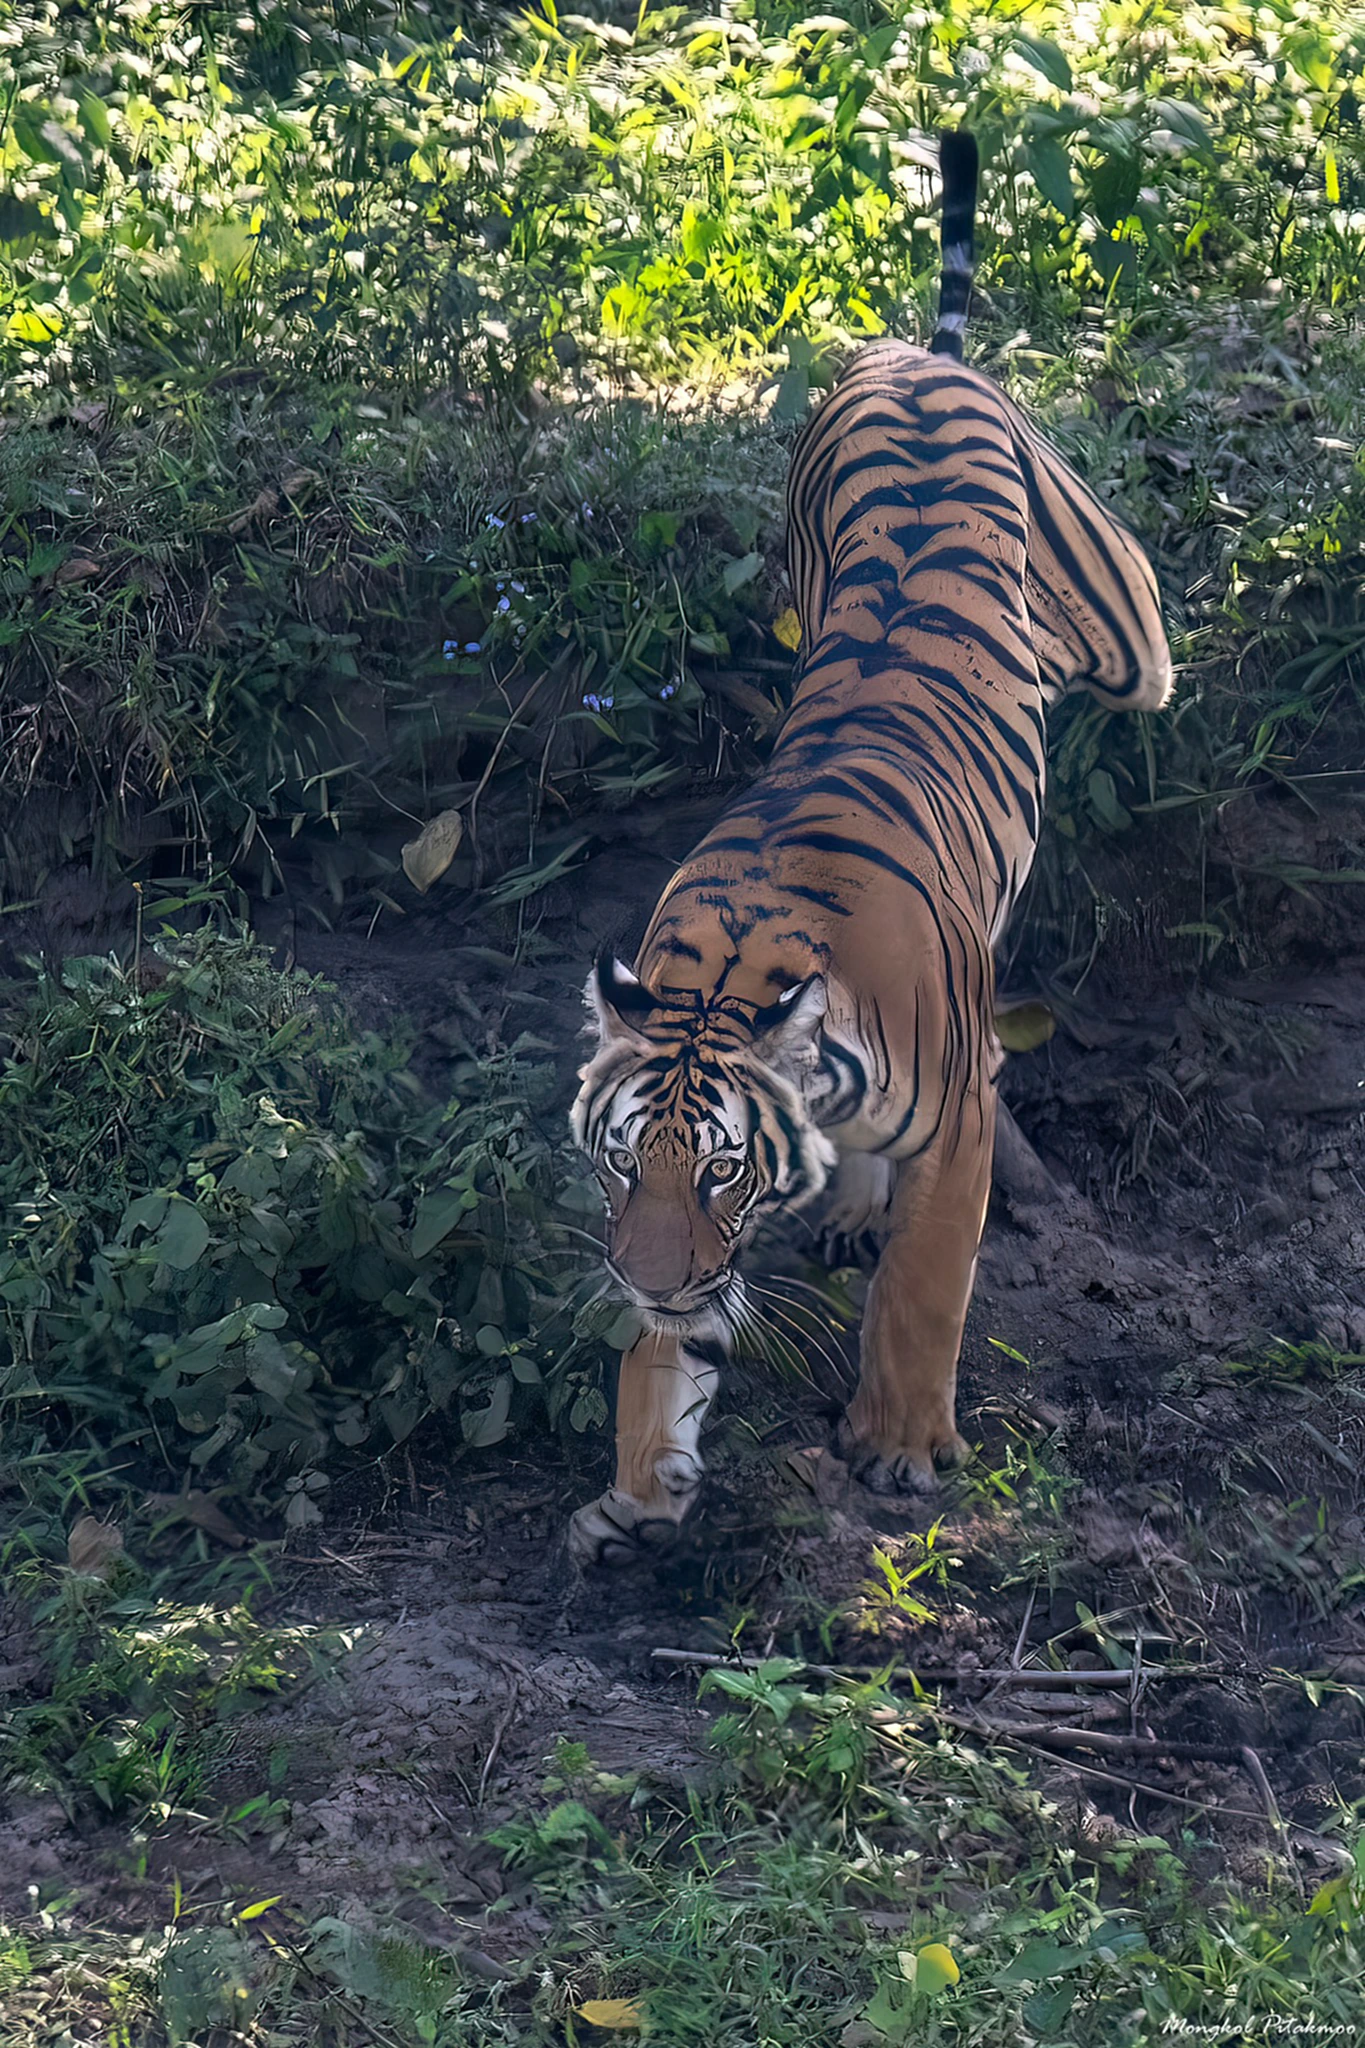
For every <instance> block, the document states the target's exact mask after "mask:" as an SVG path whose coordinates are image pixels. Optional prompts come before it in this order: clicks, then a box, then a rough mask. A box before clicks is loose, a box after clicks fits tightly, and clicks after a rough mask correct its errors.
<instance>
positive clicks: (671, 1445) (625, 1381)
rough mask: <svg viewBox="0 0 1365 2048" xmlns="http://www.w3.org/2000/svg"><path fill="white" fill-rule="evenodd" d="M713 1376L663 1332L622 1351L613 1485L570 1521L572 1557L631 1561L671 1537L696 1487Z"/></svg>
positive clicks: (618, 1562)
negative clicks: (703, 1423) (703, 1424)
mask: <svg viewBox="0 0 1365 2048" xmlns="http://www.w3.org/2000/svg"><path fill="white" fill-rule="evenodd" d="M719 1377H720V1375H719V1374H718V1372H717V1371H716V1368H715V1366H714V1365H711V1364H708V1363H707V1362H706V1361H705V1360H704V1359H702V1358H699V1357H697V1355H696V1354H695V1353H694V1352H690V1351H688V1350H687V1349H686V1348H685V1346H684V1345H683V1343H682V1342H681V1341H680V1340H679V1339H678V1338H676V1337H670V1336H668V1335H667V1334H665V1333H660V1332H653V1333H651V1334H650V1335H648V1336H645V1337H642V1338H641V1339H640V1341H639V1343H638V1344H635V1345H633V1346H632V1347H631V1349H630V1350H629V1351H627V1353H626V1354H625V1356H624V1358H623V1359H622V1360H621V1377H620V1381H619V1383H618V1385H617V1390H616V1483H615V1485H613V1486H609V1487H608V1488H607V1491H606V1492H605V1493H604V1494H602V1495H601V1497H600V1498H599V1499H598V1500H595V1501H590V1502H589V1503H588V1505H587V1506H586V1507H581V1508H579V1510H578V1512H577V1513H576V1514H575V1515H574V1517H573V1519H572V1521H571V1522H570V1524H569V1553H570V1555H571V1556H572V1558H573V1559H574V1561H575V1563H577V1564H580V1565H597V1564H606V1565H624V1564H631V1563H633V1562H634V1561H635V1559H636V1558H638V1557H640V1556H641V1555H642V1553H643V1552H644V1551H645V1550H646V1549H651V1550H658V1549H660V1548H662V1547H663V1546H664V1545H665V1544H667V1543H669V1542H671V1541H672V1539H673V1537H674V1536H675V1535H676V1534H677V1530H678V1527H679V1524H680V1523H681V1522H682V1521H683V1520H684V1518H685V1517H686V1515H687V1511H688V1509H689V1508H690V1507H691V1505H692V1503H693V1501H694V1500H695V1499H696V1497H697V1492H698V1489H699V1488H700V1486H701V1481H702V1462H701V1457H700V1454H699V1446H700V1443H701V1425H702V1421H703V1418H704V1417H705V1414H706V1411H707V1409H708V1408H709V1407H710V1405H711V1400H712V1397H713V1395H714V1394H715V1391H716V1385H717V1382H718V1380H719Z"/></svg>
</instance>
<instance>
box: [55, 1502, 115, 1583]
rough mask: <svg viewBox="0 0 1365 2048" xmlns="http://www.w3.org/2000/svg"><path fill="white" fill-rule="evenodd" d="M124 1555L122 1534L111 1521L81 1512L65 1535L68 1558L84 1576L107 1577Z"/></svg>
mask: <svg viewBox="0 0 1365 2048" xmlns="http://www.w3.org/2000/svg"><path fill="white" fill-rule="evenodd" d="M122 1555H123V1535H122V1532H121V1531H120V1530H118V1529H116V1528H115V1527H114V1524H113V1523H112V1522H101V1521H100V1520H99V1519H98V1517H97V1516H95V1515H81V1516H80V1517H79V1519H78V1520H77V1521H75V1522H73V1523H72V1525H71V1534H70V1535H69V1536H68V1537H67V1539H66V1561H67V1563H68V1564H69V1565H70V1567H71V1569H72V1571H73V1572H76V1573H78V1574H79V1576H80V1577H81V1578H83V1579H107V1578H108V1577H109V1575H110V1573H111V1572H112V1571H113V1569H114V1564H115V1561H116V1560H117V1559H118V1558H120V1557H122Z"/></svg>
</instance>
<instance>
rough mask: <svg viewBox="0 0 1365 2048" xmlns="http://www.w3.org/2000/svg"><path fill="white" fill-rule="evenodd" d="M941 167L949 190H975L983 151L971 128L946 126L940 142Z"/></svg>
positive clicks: (939, 156)
mask: <svg viewBox="0 0 1365 2048" xmlns="http://www.w3.org/2000/svg"><path fill="white" fill-rule="evenodd" d="M938 162H939V169H940V170H941V171H942V173H943V183H944V186H945V188H946V189H947V190H949V191H952V190H954V189H956V190H958V191H960V190H962V188H963V187H964V186H965V187H966V188H967V190H968V191H975V189H976V178H977V172H978V171H979V169H980V167H981V152H980V151H979V150H978V148H977V146H976V137H975V136H974V135H973V134H972V131H971V129H970V128H945V129H944V130H943V133H942V134H941V135H940V137H939V143H938Z"/></svg>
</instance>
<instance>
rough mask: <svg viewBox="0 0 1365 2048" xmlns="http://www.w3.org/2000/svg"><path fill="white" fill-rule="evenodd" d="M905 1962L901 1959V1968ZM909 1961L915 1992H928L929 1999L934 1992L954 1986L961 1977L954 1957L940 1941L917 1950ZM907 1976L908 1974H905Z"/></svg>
mask: <svg viewBox="0 0 1365 2048" xmlns="http://www.w3.org/2000/svg"><path fill="white" fill-rule="evenodd" d="M906 1960H907V1959H906V1958H905V1957H904V1956H902V1957H901V1965H902V1967H904V1965H905V1962H906ZM909 1961H910V1962H911V1963H912V1964H913V1965H914V1973H913V1977H912V1982H913V1983H914V1986H915V1989H916V1991H925V1992H928V1993H929V1995H930V1996H931V1997H932V1996H933V1994H934V1992H936V1991H942V1990H943V1989H944V1988H945V1987H946V1986H947V1985H949V1984H956V1982H957V1980H958V1978H959V1977H960V1976H961V1975H962V1972H961V1970H959V1968H958V1967H957V1958H956V1956H955V1955H954V1954H953V1952H952V1950H951V1949H950V1948H945V1947H944V1945H943V1943H942V1942H941V1941H931V1942H929V1943H928V1944H927V1945H926V1946H925V1947H924V1948H922V1949H919V1950H917V1951H916V1953H915V1954H914V1955H913V1956H911V1957H910V1958H909ZM908 1974H910V1973H909V1972H907V1975H908Z"/></svg>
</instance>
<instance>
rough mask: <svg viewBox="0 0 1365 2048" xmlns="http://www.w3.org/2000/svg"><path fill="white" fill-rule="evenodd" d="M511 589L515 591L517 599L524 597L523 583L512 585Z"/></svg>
mask: <svg viewBox="0 0 1365 2048" xmlns="http://www.w3.org/2000/svg"><path fill="white" fill-rule="evenodd" d="M512 588H513V590H515V591H516V593H517V595H518V597H525V595H526V585H525V584H524V583H514V584H513V585H512Z"/></svg>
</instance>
